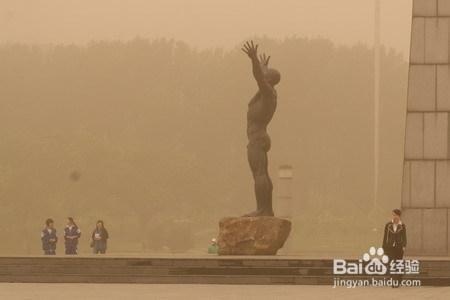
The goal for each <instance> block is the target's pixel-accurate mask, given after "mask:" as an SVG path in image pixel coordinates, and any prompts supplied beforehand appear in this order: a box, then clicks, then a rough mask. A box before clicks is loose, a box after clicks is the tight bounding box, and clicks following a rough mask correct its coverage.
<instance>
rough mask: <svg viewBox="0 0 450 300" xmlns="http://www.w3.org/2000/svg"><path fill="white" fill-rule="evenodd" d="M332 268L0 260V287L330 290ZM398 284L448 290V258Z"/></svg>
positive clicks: (232, 259)
mask: <svg viewBox="0 0 450 300" xmlns="http://www.w3.org/2000/svg"><path fill="white" fill-rule="evenodd" d="M332 266H333V259H331V258H300V257H283V256H269V257H266V256H264V257H259V256H258V257H255V256H227V257H224V256H202V257H186V256H154V257H120V256H103V257H102V256H74V257H71V256H56V257H45V256H39V257H32V256H29V257H0V282H15V283H19V282H21V283H152V284H163V283H164V284H261V285H279V284H282V285H287V284H289V285H292V284H294V285H295V284H298V285H333V284H334V278H335V275H333V270H332ZM340 278H341V279H367V276H366V277H365V276H346V277H342V276H340ZM404 279H419V280H421V283H422V285H434V286H450V259H449V258H445V259H443V258H437V257H436V258H432V259H430V258H426V259H422V260H420V274H417V275H408V276H404Z"/></svg>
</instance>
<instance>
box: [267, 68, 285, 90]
mask: <svg viewBox="0 0 450 300" xmlns="http://www.w3.org/2000/svg"><path fill="white" fill-rule="evenodd" d="M264 77H265V79H266V81H267V82H268V83H269V84H271V85H272V86H273V85H276V84H278V83H279V82H280V79H281V75H280V72H278V70H276V69H268V70H267V71H266V72H265V74H264Z"/></svg>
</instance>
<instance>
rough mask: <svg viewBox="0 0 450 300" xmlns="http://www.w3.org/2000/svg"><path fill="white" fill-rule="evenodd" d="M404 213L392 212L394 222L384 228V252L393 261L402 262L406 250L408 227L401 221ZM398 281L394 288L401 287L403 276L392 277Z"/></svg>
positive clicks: (399, 211)
mask: <svg viewBox="0 0 450 300" xmlns="http://www.w3.org/2000/svg"><path fill="white" fill-rule="evenodd" d="M401 215H402V212H401V210H400V209H394V210H393V211H392V220H391V221H390V222H388V223H386V225H385V226H384V237H383V250H384V253H385V254H386V255H387V256H388V257H389V265H391V261H393V260H394V262H395V261H396V260H402V259H403V254H404V252H405V249H406V242H407V240H406V225H405V224H404V223H403V222H402V220H401ZM391 278H392V279H394V280H396V282H395V284H394V286H393V287H399V284H400V280H401V275H397V274H396V275H394V276H392V277H391Z"/></svg>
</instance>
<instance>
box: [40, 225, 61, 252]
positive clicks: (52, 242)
mask: <svg viewBox="0 0 450 300" xmlns="http://www.w3.org/2000/svg"><path fill="white" fill-rule="evenodd" d="M53 224H54V222H53V220H52V219H47V220H46V221H45V228H44V229H43V230H42V232H41V241H42V250H44V254H45V255H55V254H56V243H57V242H58V237H57V236H56V229H55V228H54V227H53Z"/></svg>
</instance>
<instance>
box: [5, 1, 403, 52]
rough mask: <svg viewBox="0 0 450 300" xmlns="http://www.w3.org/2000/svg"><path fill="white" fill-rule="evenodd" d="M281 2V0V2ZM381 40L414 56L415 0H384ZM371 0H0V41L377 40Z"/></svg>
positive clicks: (209, 42) (233, 42) (226, 42)
mask: <svg viewBox="0 0 450 300" xmlns="http://www.w3.org/2000/svg"><path fill="white" fill-rule="evenodd" d="M280 3H282V4H280ZM381 4H382V11H381V15H382V20H381V22H382V42H383V43H384V44H385V45H387V46H388V47H393V48H395V49H397V50H398V51H401V52H402V53H403V54H404V55H407V54H408V53H409V36H410V34H409V32H410V23H411V20H410V16H411V0H395V1H388V0H382V1H381ZM373 7H374V0H340V1H337V0H315V1H306V0H283V1H275V0H260V1H254V0H251V1H239V0H227V1H211V0H190V1H185V0H127V1H123V0H89V1H86V0H65V1H60V0H33V1H29V0H1V1H0V27H1V28H2V30H1V31H0V42H26V43H84V42H87V41H89V40H99V39H102V40H103V39H121V40H128V39H132V38H134V37H136V36H141V37H144V38H157V37H167V38H175V39H180V40H183V41H186V42H188V43H189V44H191V45H193V46H197V47H216V46H225V47H233V46H235V45H236V44H238V43H240V42H241V41H242V40H243V39H245V38H247V37H249V36H253V35H267V36H268V37H272V38H284V37H286V36H292V35H299V36H308V37H317V36H322V37H325V38H330V39H331V40H333V41H334V42H337V43H343V44H354V43H357V42H359V41H361V42H363V43H368V44H371V43H372V41H373Z"/></svg>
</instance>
